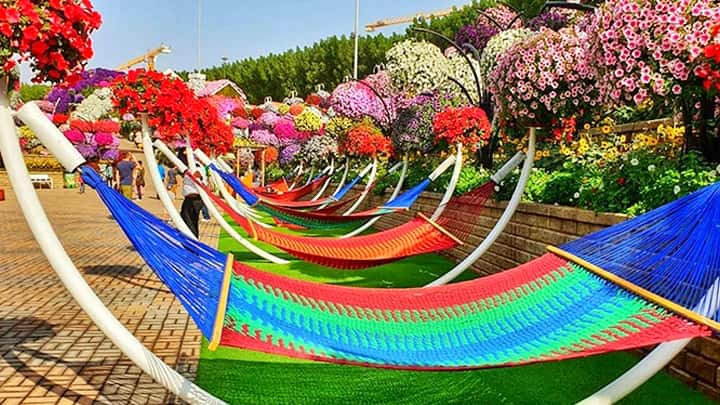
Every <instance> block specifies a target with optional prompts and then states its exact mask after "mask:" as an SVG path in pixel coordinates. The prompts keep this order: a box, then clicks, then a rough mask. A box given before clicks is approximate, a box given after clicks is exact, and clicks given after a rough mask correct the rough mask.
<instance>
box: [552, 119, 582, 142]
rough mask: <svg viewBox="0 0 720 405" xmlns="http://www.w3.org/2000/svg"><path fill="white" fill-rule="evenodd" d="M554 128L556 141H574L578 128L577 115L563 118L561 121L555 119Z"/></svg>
mask: <svg viewBox="0 0 720 405" xmlns="http://www.w3.org/2000/svg"><path fill="white" fill-rule="evenodd" d="M552 128H553V129H552V133H553V139H554V140H555V141H556V142H563V141H567V142H572V140H573V136H574V135H575V130H576V129H577V120H575V117H570V118H562V119H560V121H559V122H558V121H557V120H554V119H553V122H552Z"/></svg>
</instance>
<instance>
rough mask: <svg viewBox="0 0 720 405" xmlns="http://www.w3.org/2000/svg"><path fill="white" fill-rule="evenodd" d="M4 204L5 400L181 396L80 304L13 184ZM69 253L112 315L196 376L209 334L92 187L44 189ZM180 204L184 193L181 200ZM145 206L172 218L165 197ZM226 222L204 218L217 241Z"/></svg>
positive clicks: (0, 363)
mask: <svg viewBox="0 0 720 405" xmlns="http://www.w3.org/2000/svg"><path fill="white" fill-rule="evenodd" d="M5 191H6V200H5V201H2V202H0V235H2V239H1V242H0V277H2V282H1V283H0V404H2V405H5V404H19V403H27V404H91V403H100V404H125V403H127V404H167V403H182V402H181V401H178V400H177V398H175V397H174V396H172V395H170V393H169V392H167V390H165V389H164V388H163V387H162V386H160V385H159V384H157V383H155V382H153V381H152V380H151V379H150V378H147V377H145V378H143V377H144V374H143V373H142V371H141V370H140V369H138V368H137V367H135V366H134V365H133V364H132V363H131V362H130V361H129V359H127V358H126V357H124V355H123V354H122V353H121V352H120V351H119V350H118V349H117V348H116V347H115V346H114V345H113V343H112V341H110V340H109V339H107V338H106V337H105V336H104V335H103V334H102V332H100V331H99V330H98V329H97V328H96V327H95V326H94V325H93V324H92V322H91V321H90V319H89V318H88V317H87V316H86V315H85V313H84V312H83V311H82V310H80V308H79V306H78V305H77V304H76V303H75V301H74V300H73V299H72V297H71V296H70V295H69V294H68V293H67V291H66V290H65V288H64V287H63V286H62V284H61V283H60V281H59V279H58V278H57V276H56V275H55V273H54V271H53V270H52V269H51V268H50V266H49V264H48V263H47V260H46V259H45V257H44V256H43V255H42V252H41V251H40V249H39V246H38V245H37V243H36V242H35V239H34V238H33V236H32V234H31V233H30V231H29V229H28V227H27V224H26V223H25V220H24V218H23V217H22V214H21V211H20V208H19V205H18V203H17V201H16V200H15V196H14V194H13V193H12V190H9V189H7V188H6V189H5ZM39 194H40V199H41V201H42V203H43V205H44V207H45V209H46V211H47V213H48V217H49V219H50V222H51V223H52V224H53V226H54V228H55V230H56V232H57V233H58V236H59V238H60V240H61V242H62V243H63V245H64V247H65V249H66V250H67V251H68V254H69V255H70V257H71V258H72V259H73V261H74V262H75V263H76V265H77V267H78V268H79V269H80V271H81V272H82V273H83V276H84V277H85V279H86V280H87V282H88V283H89V284H90V286H91V287H92V288H93V290H94V291H95V292H96V293H97V294H98V296H99V297H100V299H101V300H102V301H103V302H104V303H105V304H106V305H107V306H108V308H110V310H111V311H112V312H113V314H114V315H115V316H116V317H118V319H120V321H121V322H122V323H123V324H124V325H125V326H126V327H127V328H128V329H129V330H131V331H133V332H134V333H135V334H136V336H137V337H138V339H139V340H140V341H141V342H142V343H143V344H144V345H145V346H146V347H149V348H151V349H153V348H154V349H158V350H157V352H158V353H160V354H162V357H164V359H165V361H167V362H168V363H169V364H170V366H172V367H174V368H176V369H178V370H179V371H180V372H181V373H182V374H183V375H185V376H186V377H188V378H191V379H194V377H195V370H197V361H198V355H199V352H200V351H199V345H200V343H199V342H200V339H201V335H200V332H199V331H198V330H197V328H196V327H195V325H194V323H193V322H192V321H191V320H190V319H189V317H188V315H187V313H186V312H185V311H184V310H183V309H182V307H181V305H180V304H179V302H178V301H177V300H176V299H175V298H174V297H173V296H172V294H170V292H169V291H168V289H167V288H165V286H164V285H163V284H162V282H161V281H160V280H159V279H158V278H157V277H156V276H155V275H154V274H153V273H152V271H151V270H150V269H149V268H148V267H147V266H145V265H144V262H143V261H142V259H141V258H140V257H139V256H138V255H137V254H136V253H135V252H134V251H133V250H132V248H131V247H130V242H129V241H128V240H127V239H126V237H125V236H124V234H123V233H122V231H121V230H120V228H119V227H118V226H117V224H116V223H115V222H114V221H113V220H112V219H110V218H109V216H108V213H107V210H106V208H105V207H104V206H103V205H102V203H101V202H100V201H99V199H98V198H97V196H95V195H94V193H92V192H88V193H86V194H83V195H81V194H78V193H77V192H76V191H74V190H43V191H42V192H41V193H39ZM177 202H178V203H179V202H180V201H179V200H178V201H177ZM140 205H141V206H143V207H144V208H146V209H148V210H149V211H150V212H152V213H154V214H155V215H157V216H159V217H161V218H163V219H167V215H165V214H164V212H163V210H162V207H161V205H160V203H159V201H157V200H155V199H143V200H142V201H141V202H140ZM218 231H219V228H218V227H217V226H215V225H211V224H209V223H207V222H204V223H201V238H202V239H203V241H205V242H206V243H208V244H210V245H212V246H216V245H217V240H218V238H217V237H218Z"/></svg>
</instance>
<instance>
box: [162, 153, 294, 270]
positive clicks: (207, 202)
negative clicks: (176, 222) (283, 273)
mask: <svg viewBox="0 0 720 405" xmlns="http://www.w3.org/2000/svg"><path fill="white" fill-rule="evenodd" d="M157 142H159V141H157ZM164 146H165V145H163V144H162V143H159V144H158V150H159V151H160V152H161V153H162V154H163V155H165V157H166V158H168V159H169V160H170V161H171V162H172V163H173V164H174V165H175V166H177V167H178V168H179V169H180V170H183V169H185V170H187V167H183V166H185V165H184V164H183V162H181V161H180V159H178V157H177V156H175V154H174V153H172V152H171V151H170V149H168V148H166V147H164ZM190 154H192V152H190ZM183 174H185V173H183ZM197 190H198V194H200V198H201V199H202V201H203V203H204V204H205V206H206V207H207V209H208V213H209V214H210V215H211V216H212V217H213V218H214V219H215V221H216V222H217V223H218V224H219V225H220V227H221V228H222V229H224V230H225V232H227V233H228V235H230V236H231V237H232V238H233V239H235V240H236V241H238V243H240V244H241V245H243V247H245V249H247V250H249V251H250V252H252V253H254V254H255V255H257V256H259V257H262V258H263V259H265V260H268V261H270V262H272V263H276V264H288V263H290V262H289V261H287V260H285V259H281V258H279V257H277V256H275V255H272V254H270V253H268V252H266V251H264V250H262V249H260V248H259V247H257V246H255V245H253V244H252V243H250V241H248V240H247V239H245V238H243V237H242V236H240V234H238V233H237V232H236V231H235V229H233V227H232V226H230V224H228V223H227V221H225V218H223V216H222V214H221V213H220V212H219V211H218V209H217V208H216V207H215V204H214V203H213V201H212V200H211V199H210V197H209V196H208V195H207V193H206V192H205V190H203V189H201V188H200V187H198V188H197Z"/></svg>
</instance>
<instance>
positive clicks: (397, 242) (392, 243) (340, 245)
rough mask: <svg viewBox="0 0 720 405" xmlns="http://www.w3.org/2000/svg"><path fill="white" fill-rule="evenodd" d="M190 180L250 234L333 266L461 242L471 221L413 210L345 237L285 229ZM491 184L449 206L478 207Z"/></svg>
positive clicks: (376, 261) (362, 264) (360, 264)
mask: <svg viewBox="0 0 720 405" xmlns="http://www.w3.org/2000/svg"><path fill="white" fill-rule="evenodd" d="M193 181H194V182H195V184H196V186H198V187H200V188H201V189H202V190H203V191H205V193H206V194H207V195H208V196H209V197H210V198H211V199H212V200H213V202H214V203H215V204H216V205H218V206H219V207H220V208H221V209H222V210H223V211H225V212H226V213H227V214H228V215H229V216H230V217H231V218H232V219H233V221H235V222H236V223H237V224H238V225H240V226H241V227H242V228H243V229H244V230H245V232H246V233H247V234H248V235H250V236H251V237H252V238H254V239H257V240H260V241H262V242H265V243H269V244H271V245H273V246H275V247H277V248H279V249H282V250H283V251H285V252H287V253H289V254H291V255H293V256H295V257H297V258H299V259H302V260H305V261H308V262H312V263H317V264H320V265H323V266H327V267H333V268H338V269H348V270H350V269H363V268H368V267H374V266H379V265H381V264H386V263H391V262H394V261H397V260H400V259H403V258H406V257H411V256H416V255H420V254H424V253H432V252H437V251H440V250H446V249H451V248H453V247H456V246H459V245H462V244H463V243H462V240H463V239H465V238H466V236H467V235H469V233H470V232H471V231H472V228H471V227H466V228H464V229H459V231H461V232H462V234H456V235H453V234H451V233H450V232H448V231H447V230H445V228H443V224H444V223H445V222H446V220H445V219H444V218H441V219H439V220H438V221H437V222H435V221H432V220H430V219H428V218H427V217H425V216H424V215H422V214H419V216H418V217H417V218H415V219H413V220H411V221H409V222H407V223H405V224H403V225H400V226H398V227H395V228H392V229H388V230H385V231H382V232H378V233H374V234H372V235H364V236H356V237H353V238H345V239H338V238H318V237H310V236H296V235H289V234H286V233H282V232H278V231H275V230H272V229H268V228H263V227H260V226H258V225H257V224H256V223H255V222H254V221H252V220H250V219H248V218H245V217H243V216H242V215H239V214H237V213H236V212H235V211H233V210H232V209H231V208H230V207H229V206H228V205H227V203H225V201H223V200H222V198H220V197H218V196H217V195H215V194H213V193H212V192H211V191H210V190H209V189H208V188H207V186H205V185H204V184H202V183H201V182H199V181H197V179H194V178H193ZM494 186H495V185H494V183H492V182H489V183H487V184H485V185H483V186H481V187H478V188H477V189H475V190H474V191H471V192H469V193H467V194H466V195H464V196H462V197H458V198H456V199H454V200H453V201H452V202H451V204H453V205H455V206H456V207H454V209H453V210H459V209H461V208H459V207H463V208H462V210H463V211H464V212H472V211H478V210H481V209H482V208H483V206H484V203H485V201H487V198H488V197H489V196H490V195H491V193H492V190H493V189H494Z"/></svg>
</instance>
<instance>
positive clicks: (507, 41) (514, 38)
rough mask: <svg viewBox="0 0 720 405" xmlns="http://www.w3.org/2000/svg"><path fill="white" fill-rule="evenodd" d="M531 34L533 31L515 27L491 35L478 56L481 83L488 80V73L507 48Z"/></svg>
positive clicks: (493, 68)
mask: <svg viewBox="0 0 720 405" xmlns="http://www.w3.org/2000/svg"><path fill="white" fill-rule="evenodd" d="M532 35H534V32H533V31H531V30H529V29H526V28H515V29H511V30H507V31H503V32H501V33H499V34H497V35H495V36H494V37H492V38H491V39H490V41H489V42H488V44H487V46H486V47H485V49H484V50H483V51H482V56H481V57H480V67H479V72H480V78H481V80H482V81H483V83H489V82H490V73H492V71H493V70H495V67H496V66H497V63H498V59H500V57H501V56H502V55H503V54H504V53H505V52H507V50H508V49H510V48H511V47H512V46H513V45H515V44H517V43H518V42H521V41H522V40H524V39H525V38H528V37H530V36H532Z"/></svg>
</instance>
